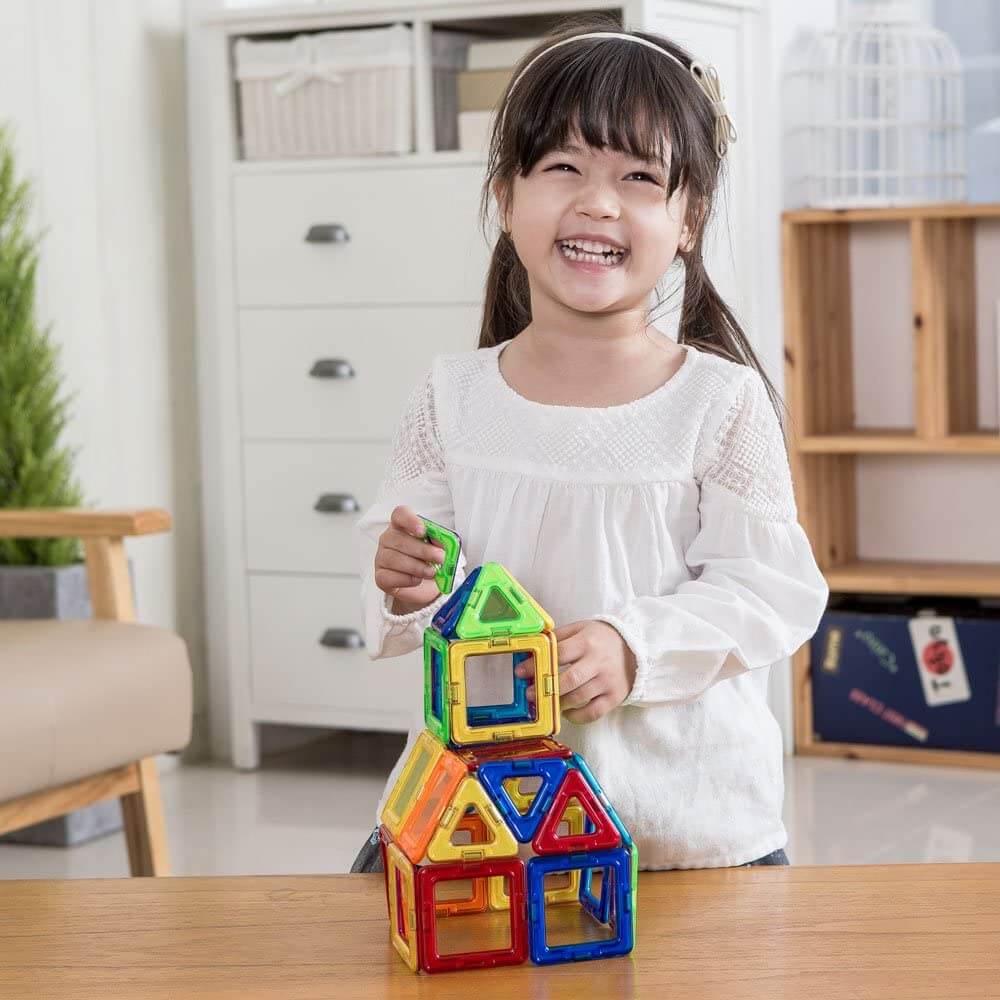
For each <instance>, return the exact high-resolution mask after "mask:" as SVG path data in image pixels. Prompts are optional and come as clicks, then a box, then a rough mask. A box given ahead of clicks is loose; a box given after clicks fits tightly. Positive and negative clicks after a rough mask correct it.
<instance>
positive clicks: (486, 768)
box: [476, 757, 568, 844]
mask: <svg viewBox="0 0 1000 1000" xmlns="http://www.w3.org/2000/svg"><path fill="white" fill-rule="evenodd" d="M567 766H568V765H567V763H566V761H565V760H564V759H563V758H561V757H542V758H538V757H534V758H531V759H528V760H497V761H490V762H489V763H487V764H480V765H479V769H478V770H477V771H476V774H477V775H478V777H479V780H480V781H481V782H482V783H483V787H484V788H485V789H486V791H487V792H488V793H489V795H490V798H491V799H493V801H494V802H495V803H496V806H497V808H498V809H499V810H500V814H501V815H502V816H503V818H504V820H505V822H506V823H507V825H508V826H509V827H510V828H511V830H513V831H514V836H515V837H517V839H518V840H519V841H521V843H522V844H527V843H528V842H529V841H530V840H531V838H532V837H534V835H535V831H536V830H537V829H538V826H539V824H540V823H541V821H542V819H543V818H544V816H545V814H546V813H547V812H548V809H549V806H550V805H551V803H552V798H553V796H554V795H555V793H556V789H557V788H558V787H559V785H560V784H561V783H562V779H563V776H564V775H565V774H566V770H567ZM534 777H539V778H541V779H542V783H541V785H540V786H539V788H538V791H537V792H536V793H535V797H534V798H533V799H532V800H531V805H530V806H528V811H527V812H526V813H525V814H524V815H523V816H522V815H521V813H520V812H519V811H518V808H517V806H516V805H514V802H513V800H512V799H511V797H510V795H509V794H508V792H507V789H506V788H504V786H503V783H504V782H505V781H506V780H507V779H508V778H534Z"/></svg>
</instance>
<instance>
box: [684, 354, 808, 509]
mask: <svg viewBox="0 0 1000 1000" xmlns="http://www.w3.org/2000/svg"><path fill="white" fill-rule="evenodd" d="M712 455H713V456H714V458H713V460H712V461H711V464H710V465H709V466H708V468H707V469H705V470H704V473H703V474H702V476H701V482H702V487H703V488H704V487H705V486H706V485H708V486H712V485H714V486H718V487H720V488H721V489H724V490H726V491H728V492H729V493H730V494H732V495H733V496H735V497H736V498H737V499H738V500H739V501H740V502H741V504H742V505H743V507H744V508H745V510H746V511H747V513H749V514H752V515H753V516H755V517H758V518H760V519H762V520H766V521H794V520H796V519H797V511H796V507H795V495H794V491H793V488H792V476H791V470H790V468H789V464H788V453H787V451H786V449H785V441H784V437H783V436H782V433H781V424H780V423H779V421H778V415H777V414H776V413H775V410H774V407H773V405H772V404H771V399H770V397H769V396H768V394H767V386H766V385H765V383H764V380H763V379H762V378H761V377H760V375H759V374H758V373H757V372H756V371H754V370H753V369H749V368H748V369H746V377H745V378H744V379H743V381H742V382H741V383H740V384H739V385H738V387H737V390H736V392H735V394H734V396H733V399H732V402H731V403H730V405H729V406H728V407H727V409H726V410H725V413H724V416H723V418H722V421H721V423H720V424H719V426H718V428H717V429H716V431H715V434H714V439H713V447H712Z"/></svg>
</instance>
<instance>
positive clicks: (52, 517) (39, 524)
mask: <svg viewBox="0 0 1000 1000" xmlns="http://www.w3.org/2000/svg"><path fill="white" fill-rule="evenodd" d="M170 523H171V522H170V514H168V513H167V511H165V510H161V509H160V508H158V507H147V508H143V509H138V510H87V509H86V508H82V507H35V508H28V509H25V510H0V538H84V539H86V538H123V537H126V536H129V535H156V534H159V533H161V532H164V531H169V530H170Z"/></svg>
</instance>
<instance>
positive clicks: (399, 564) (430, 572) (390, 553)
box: [375, 549, 434, 580]
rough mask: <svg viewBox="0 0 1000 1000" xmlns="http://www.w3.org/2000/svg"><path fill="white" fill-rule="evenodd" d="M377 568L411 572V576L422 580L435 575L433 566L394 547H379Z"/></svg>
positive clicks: (376, 561) (376, 560)
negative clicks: (397, 550)
mask: <svg viewBox="0 0 1000 1000" xmlns="http://www.w3.org/2000/svg"><path fill="white" fill-rule="evenodd" d="M375 569H376V570H380V569H388V570H392V571H393V572H395V573H409V575H410V576H417V577H420V579H421V580H429V579H431V578H432V577H433V576H434V567H433V566H429V565H428V564H427V563H425V562H423V560H421V559H414V558H413V556H405V555H403V553H402V552H396V551H395V550H394V549H379V551H378V553H376V556H375Z"/></svg>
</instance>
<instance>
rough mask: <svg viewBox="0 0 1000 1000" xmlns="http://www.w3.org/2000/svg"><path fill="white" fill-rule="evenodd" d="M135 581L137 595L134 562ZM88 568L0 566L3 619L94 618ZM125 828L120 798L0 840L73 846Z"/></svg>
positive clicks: (0, 617)
mask: <svg viewBox="0 0 1000 1000" xmlns="http://www.w3.org/2000/svg"><path fill="white" fill-rule="evenodd" d="M128 568H129V579H130V580H131V582H132V594H133V599H134V595H135V575H134V572H133V566H132V560H131V559H130V560H129V563H128ZM90 616H91V608H90V594H89V591H88V589H87V567H86V566H85V565H84V564H83V563H82V562H80V563H73V564H71V565H69V566H3V565H0V620H4V619H6V620H11V619H22V620H23V619H30V618H36V619H37V618H43V619H52V618H55V619H60V620H65V619H73V618H90ZM121 828H122V815H121V806H120V805H119V803H118V800H117V799H110V800H108V801H106V802H98V803H96V804H94V805H92V806H87V807H85V808H83V809H77V810H75V811H73V812H71V813H67V814H66V815H65V816H58V817H56V818H54V819H49V820H45V821H44V822H42V823H35V824H34V825H33V826H26V827H23V828H22V829H20V830H13V831H12V832H10V833H7V834H4V835H3V836H0V843H11V844H33V845H46V846H56V847H70V846H72V845H74V844H82V843H84V842H85V841H88V840H93V839H94V838H95V837H102V836H105V835H107V834H109V833H115V832H116V831H118V830H120V829H121Z"/></svg>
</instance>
